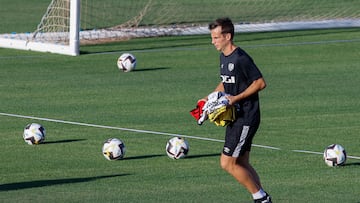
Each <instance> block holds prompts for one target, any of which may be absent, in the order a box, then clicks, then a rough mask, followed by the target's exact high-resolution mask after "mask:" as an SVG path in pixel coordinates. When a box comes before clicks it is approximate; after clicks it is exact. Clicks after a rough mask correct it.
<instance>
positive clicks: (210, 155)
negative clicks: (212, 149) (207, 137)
mask: <svg viewBox="0 0 360 203" xmlns="http://www.w3.org/2000/svg"><path fill="white" fill-rule="evenodd" d="M213 156H216V157H220V153H214V154H199V155H188V156H186V159H197V158H203V157H213Z"/></svg>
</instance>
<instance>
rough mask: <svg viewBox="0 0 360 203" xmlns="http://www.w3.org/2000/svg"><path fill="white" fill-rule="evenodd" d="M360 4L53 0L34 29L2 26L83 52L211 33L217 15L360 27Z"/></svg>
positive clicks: (289, 25) (253, 27) (271, 26)
mask: <svg viewBox="0 0 360 203" xmlns="http://www.w3.org/2000/svg"><path fill="white" fill-rule="evenodd" d="M31 2H33V1H31ZM28 4H29V3H28ZM32 4H37V3H32ZM4 6H5V7H6V5H4ZM2 7H3V5H2ZM3 9H6V8H3ZM359 10H360V1H359V0H344V1H339V0H316V1H314V0H222V1H218V0H167V1H163V0H136V1H131V0H100V1H99V0H82V1H80V0H52V1H51V2H50V4H49V5H48V7H47V8H46V7H44V8H43V11H42V12H43V14H40V16H39V19H38V25H37V26H36V25H34V28H33V30H31V31H28V32H22V31H21V28H20V31H17V30H7V31H6V30H5V32H4V31H2V30H0V32H3V33H0V46H1V47H6V48H16V49H25V50H36V51H44V52H52V53H60V54H67V55H78V54H79V50H80V48H79V47H80V44H81V45H83V44H98V43H106V42H111V41H119V40H126V39H130V38H135V37H156V36H169V35H194V34H206V33H208V32H209V31H208V29H207V24H208V23H209V22H211V21H213V20H214V19H216V18H218V17H230V18H231V19H232V20H233V22H234V23H235V24H236V25H235V31H236V32H264V31H279V30H296V29H320V28H345V27H360V12H359ZM8 15H10V14H8ZM14 15H16V14H11V15H10V16H14ZM19 15H21V13H19ZM41 16H42V17H41ZM9 20H10V21H11V20H12V19H9ZM24 20H25V21H26V20H27V19H24ZM5 21H6V19H5ZM15 23H16V22H15ZM0 25H1V23H0ZM15 29H16V26H15Z"/></svg>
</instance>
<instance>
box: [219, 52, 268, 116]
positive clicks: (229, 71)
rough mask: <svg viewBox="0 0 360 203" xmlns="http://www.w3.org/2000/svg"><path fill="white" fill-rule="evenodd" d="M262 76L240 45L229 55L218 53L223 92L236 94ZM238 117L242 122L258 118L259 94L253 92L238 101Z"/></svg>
mask: <svg viewBox="0 0 360 203" xmlns="http://www.w3.org/2000/svg"><path fill="white" fill-rule="evenodd" d="M261 77H262V74H261V72H260V70H259V69H258V67H257V66H256V65H255V63H254V61H253V59H252V58H251V57H250V56H249V55H248V54H247V53H246V52H245V51H244V50H242V49H241V48H240V47H237V48H236V49H235V50H234V51H233V53H231V54H230V55H229V56H225V55H224V54H223V53H222V54H221V55H220V78H221V80H222V83H223V85H224V88H225V93H227V94H230V95H237V94H240V93H241V92H243V91H244V90H245V89H246V88H248V87H249V86H250V85H251V84H252V82H253V81H255V80H257V79H259V78H261ZM239 105H240V113H239V115H238V116H239V117H240V118H243V119H244V120H243V121H244V122H252V121H254V119H256V120H257V119H259V117H260V108H259V95H258V93H255V94H253V95H251V96H249V97H247V98H245V99H243V100H241V101H240V102H239Z"/></svg>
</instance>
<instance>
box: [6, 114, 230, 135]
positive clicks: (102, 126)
mask: <svg viewBox="0 0 360 203" xmlns="http://www.w3.org/2000/svg"><path fill="white" fill-rule="evenodd" d="M0 115H2V116H10V117H17V118H27V119H34V120H41V121H49V122H55V123H64V124H71V125H80V126H87V127H95V128H104V129H113V130H121V131H129V132H137V133H146V134H155V135H167V136H179V137H186V138H192V139H198V140H206V141H214V142H224V141H223V140H218V139H212V138H206V137H196V136H190V135H181V134H174V133H165V132H157V131H149V130H137V129H131V128H120V127H113V126H106V125H96V124H90V123H80V122H73V121H65V120H58V119H51V118H40V117H35V116H24V115H18V114H10V113H0Z"/></svg>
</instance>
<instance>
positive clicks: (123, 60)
mask: <svg viewBox="0 0 360 203" xmlns="http://www.w3.org/2000/svg"><path fill="white" fill-rule="evenodd" d="M117 66H118V68H119V69H120V70H121V71H123V72H130V71H132V70H134V69H135V67H136V58H135V56H134V55H132V54H130V53H124V54H121V56H120V57H119V58H118V60H117Z"/></svg>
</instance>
